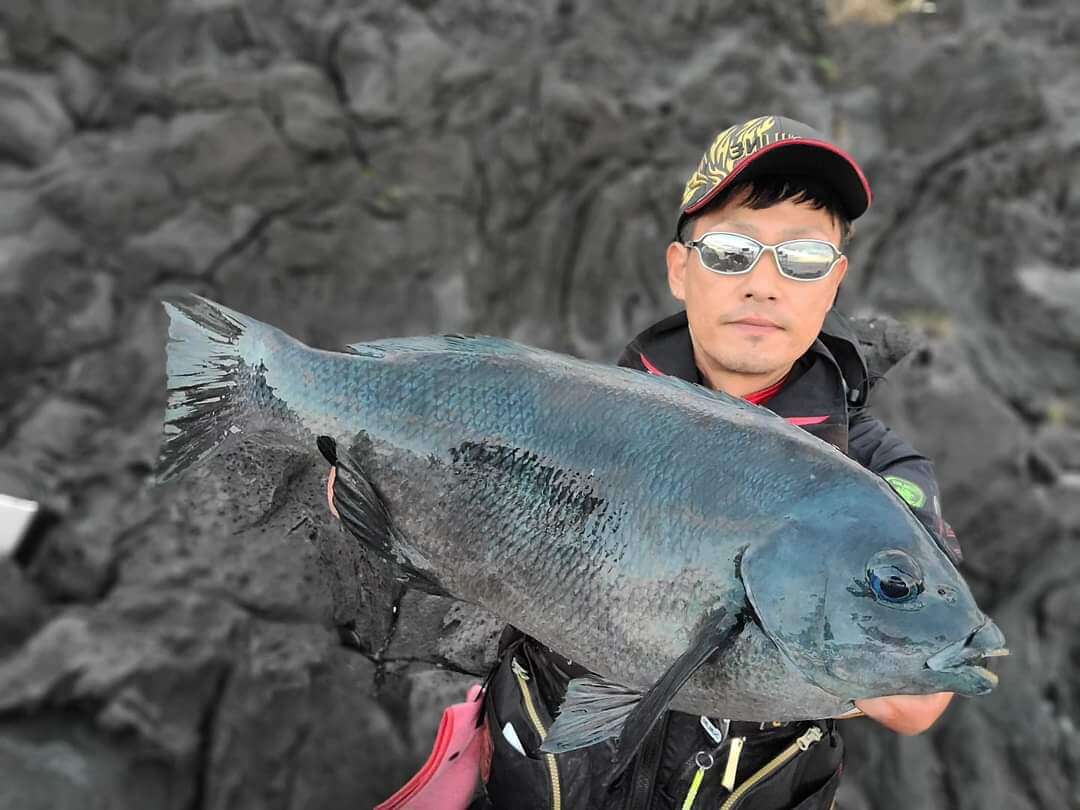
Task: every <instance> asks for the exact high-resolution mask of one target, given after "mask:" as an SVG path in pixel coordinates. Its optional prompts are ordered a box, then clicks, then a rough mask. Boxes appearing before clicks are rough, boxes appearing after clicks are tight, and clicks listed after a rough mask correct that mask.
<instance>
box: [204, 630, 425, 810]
mask: <svg viewBox="0 0 1080 810" xmlns="http://www.w3.org/2000/svg"><path fill="white" fill-rule="evenodd" d="M238 662H239V663H238V666H237V668H236V669H235V670H234V671H233V673H232V674H231V676H230V677H229V679H228V681H227V684H226V686H225V688H224V690H223V692H222V694H221V703H220V708H219V711H218V712H217V714H216V716H215V722H214V726H213V740H212V746H211V748H210V751H209V761H208V772H207V777H208V781H207V792H206V796H205V799H204V801H205V806H206V807H208V808H214V809H215V810H217V809H218V808H221V809H224V808H229V810H243V808H252V809H253V810H254V808H287V807H296V806H303V807H325V808H343V809H344V808H354V807H371V806H373V805H374V804H375V803H377V802H378V801H381V800H382V799H384V798H386V797H387V796H389V795H390V794H391V793H392V792H393V791H394V790H395V789H396V788H397V787H398V786H399V784H401V783H403V782H404V781H405V779H407V778H408V774H407V773H406V771H407V766H406V764H405V763H406V761H407V757H408V749H407V748H406V746H405V744H404V742H403V741H402V739H401V737H400V735H399V733H398V732H397V730H396V729H395V727H394V725H393V724H392V723H391V720H390V718H389V717H388V715H387V714H386V711H385V710H384V709H383V708H382V707H381V706H380V705H379V703H377V702H376V701H375V700H374V699H373V698H372V697H371V689H372V685H373V678H374V667H373V665H372V664H371V663H370V662H368V661H367V660H366V659H363V658H361V657H359V656H356V655H352V654H349V653H346V652H344V651H342V650H340V649H334V647H333V646H332V644H331V641H330V638H329V637H328V636H327V635H326V633H325V632H320V631H316V630H315V629H314V628H306V629H301V628H298V627H295V626H281V625H269V624H261V625H258V626H257V627H256V632H255V633H254V634H253V635H252V636H251V638H250V641H249V644H248V645H247V646H246V647H245V648H243V649H242V650H240V651H239V656H238ZM282 718H288V719H289V720H288V722H282Z"/></svg>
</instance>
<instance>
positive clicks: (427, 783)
mask: <svg viewBox="0 0 1080 810" xmlns="http://www.w3.org/2000/svg"><path fill="white" fill-rule="evenodd" d="M483 709H484V700H483V690H482V689H481V688H480V684H478V683H476V684H473V685H472V686H471V687H469V693H468V695H467V696H466V698H465V702H464V703H455V704H454V705H453V706H448V707H447V708H446V710H445V711H444V712H443V716H442V720H441V721H440V723H439V731H438V733H437V734H436V735H435V745H434V746H433V747H432V749H431V755H430V756H429V757H428V758H427V762H425V763H424V767H422V768H421V769H420V770H419V771H418V772H417V774H416V775H415V776H414V777H413V778H412V779H410V780H409V781H408V782H406V783H405V785H404V786H403V787H402V788H401V789H400V790H398V791H397V793H395V794H394V795H393V796H391V797H390V798H389V799H387V800H386V801H384V802H383V803H382V804H380V805H378V806H377V807H376V808H375V810H465V808H466V807H467V806H468V804H469V801H470V800H471V799H472V796H473V792H474V791H475V790H476V783H477V780H478V779H479V777H480V760H481V757H482V756H483V735H482V734H481V731H482V730H483V723H480V716H481V714H482V713H483ZM478 723H480V726H479V728H478V727H477V724H478Z"/></svg>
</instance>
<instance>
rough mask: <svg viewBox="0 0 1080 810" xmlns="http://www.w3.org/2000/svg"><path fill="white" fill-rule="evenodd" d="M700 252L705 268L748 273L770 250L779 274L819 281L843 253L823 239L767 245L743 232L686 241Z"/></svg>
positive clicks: (724, 273) (722, 272)
mask: <svg viewBox="0 0 1080 810" xmlns="http://www.w3.org/2000/svg"><path fill="white" fill-rule="evenodd" d="M685 245H686V247H688V248H692V249H694V250H696V251H697V252H698V256H700V257H701V263H702V264H703V265H704V266H705V269H706V270H711V271H712V272H714V273H719V274H720V275H722V276H737V275H741V274H742V273H749V272H750V271H751V270H753V269H754V265H755V264H757V263H758V259H760V258H761V254H762V253H764V252H765V251H766V250H771V251H772V254H773V258H774V259H775V260H776V266H777V267H779V268H780V275H782V276H784V277H785V278H790V279H792V280H793V281H818V280H819V279H823V278H825V276H827V275H829V273H831V272H832V269H833V268H834V267H836V263H837V262H838V261H840V258H841V257H842V256H843V255H844V254H843V253H841V252H840V251H839V250H837V249H836V248H835V247H834V246H833V245H832V244H830V243H829V242H825V241H822V240H821V239H792V240H791V241H789V242H781V243H780V244H778V245H766V244H764V243H762V242H759V241H758V240H756V239H751V238H750V237H749V236H743V235H742V234H741V233H727V232H725V231H711V232H709V233H706V234H702V236H701V238H700V239H693V240H691V241H689V242H686V243H685Z"/></svg>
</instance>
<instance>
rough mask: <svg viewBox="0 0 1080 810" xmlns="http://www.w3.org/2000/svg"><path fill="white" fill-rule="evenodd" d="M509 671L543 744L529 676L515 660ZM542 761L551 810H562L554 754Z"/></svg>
mask: <svg viewBox="0 0 1080 810" xmlns="http://www.w3.org/2000/svg"><path fill="white" fill-rule="evenodd" d="M510 669H512V670H513V672H514V675H515V676H516V677H517V682H518V686H519V687H521V696H522V698H523V699H524V701H525V711H526V712H527V713H528V715H529V719H530V720H532V724H533V726H534V727H535V728H536V733H537V734H538V735H539V736H540V741H541V742H543V741H544V739H545V738H546V737H547V729H546V728H544V724H543V723H542V722H540V715H539V714H538V713H537V711H536V704H535V703H533V699H532V692H530V691H529V687H528V686H527V684H528V682H529V675H528V673H526V672H525V668H524V667H522V666H521V664H519V663H518V660H517V659H516V658H514V659H512V660H511V662H510ZM544 761H545V762H546V763H547V767H548V775H549V776H550V777H551V807H552V810H562V790H561V784H560V781H559V764H558V762H556V761H555V755H554V754H544Z"/></svg>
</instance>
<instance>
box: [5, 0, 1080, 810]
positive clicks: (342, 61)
mask: <svg viewBox="0 0 1080 810" xmlns="http://www.w3.org/2000/svg"><path fill="white" fill-rule="evenodd" d="M654 5H655V8H654V7H652V6H647V4H639V6H638V7H637V8H635V9H634V10H633V13H623V12H621V11H618V12H617V11H614V10H613V6H611V4H583V3H569V2H555V3H526V2H520V1H519V2H509V3H502V4H491V3H490V2H487V1H486V0H460V1H459V2H458V3H453V4H450V3H433V2H429V0H416V2H411V3H406V4H401V3H397V4H395V3H392V2H385V1H384V0H378V2H374V3H367V4H356V3H353V4H348V3H337V4H333V3H331V4H328V3H325V2H323V0H289V2H285V1H284V0H246V1H245V2H242V3H241V2H237V1H236V0H195V1H194V2H165V1H164V0H102V2H96V3H92V2H85V1H84V2H70V0H4V1H3V2H0V65H2V67H0V102H3V103H0V326H2V328H0V492H5V493H10V494H14V495H21V496H25V497H30V498H34V499H36V500H40V501H41V502H42V503H44V504H46V505H47V506H48V507H49V508H50V509H51V510H53V511H54V512H56V513H57V514H58V515H59V516H60V519H59V521H58V522H57V523H56V524H54V525H53V526H51V527H50V528H49V529H48V531H46V532H44V533H43V536H42V542H41V543H40V545H39V546H38V547H37V552H36V554H35V555H34V556H33V558H32V559H31V560H30V561H29V562H28V564H27V566H26V567H25V568H12V567H7V568H4V567H0V773H2V774H3V779H0V807H5V808H6V807H7V806H13V807H18V808H20V810H22V808H26V807H31V808H37V807H42V808H44V807H49V808H53V807H59V808H68V807H72V808H74V807H80V808H81V807H84V806H86V805H87V804H88V803H93V802H97V803H98V804H99V805H100V806H102V807H106V806H107V807H115V808H120V809H121V810H124V809H125V808H129V807H131V808H135V807H139V808H142V807H147V806H152V807H164V808H168V809H169V810H172V808H177V810H181V808H190V807H194V806H205V807H211V806H212V807H234V806H235V807H252V808H254V807H260V808H261V807H269V808H278V807H280V808H283V810H284V808H295V807H331V808H333V807H343V808H344V807H350V808H352V807H370V806H372V805H374V804H375V803H376V802H378V801H380V800H382V799H384V798H385V797H386V796H387V795H388V794H389V793H390V792H391V791H392V790H393V789H395V788H397V787H398V786H399V785H401V784H402V783H403V782H404V781H405V779H407V778H408V777H409V776H410V775H411V774H412V773H413V772H414V770H415V768H416V767H417V766H418V765H419V764H420V761H421V760H422V759H423V758H424V757H425V756H426V755H427V752H428V750H429V748H430V745H431V736H432V734H433V728H434V724H435V723H436V722H437V721H438V717H439V715H440V713H441V711H442V709H443V708H444V707H445V706H446V705H447V704H448V703H451V702H453V701H456V700H460V699H461V697H462V696H463V694H464V689H465V687H466V686H467V685H468V683H470V682H471V681H472V680H473V679H476V678H477V677H478V676H479V674H480V673H482V672H484V671H485V670H486V668H487V665H488V664H489V662H490V661H491V659H492V657H493V655H494V644H495V640H496V638H497V634H498V632H499V631H500V629H501V622H500V621H499V620H498V619H496V618H495V617H493V616H490V615H488V614H486V613H484V612H483V611H481V610H479V609H477V608H475V607H471V606H467V605H464V604H460V603H455V602H452V601H450V600H445V599H439V598H436V597H430V596H427V595H424V594H420V593H413V592H409V593H407V594H406V595H405V597H404V599H403V600H402V601H401V604H400V609H399V614H398V618H397V620H396V621H395V618H394V614H393V613H392V610H391V607H392V604H393V602H394V600H395V598H397V597H398V596H399V595H400V593H399V589H400V586H399V583H397V582H396V581H395V579H394V572H393V570H392V569H391V568H390V567H388V566H387V565H385V564H384V563H382V562H380V561H379V560H378V559H376V558H375V557H374V555H372V554H371V552H370V550H368V549H367V548H365V547H363V546H362V545H361V544H360V543H359V542H358V541H357V540H356V539H355V538H353V537H352V536H351V535H350V534H348V533H347V532H346V531H344V530H343V529H342V527H341V525H340V524H339V523H338V522H337V521H335V520H333V519H331V518H330V517H329V516H328V513H327V510H326V507H325V500H324V493H323V484H324V481H325V474H326V468H325V465H324V464H323V463H322V462H321V461H318V460H316V459H306V457H304V456H302V455H300V456H294V455H292V454H291V453H288V452H285V453H276V452H269V453H268V452H267V451H265V450H261V449H259V448H258V447H257V446H256V445H255V444H245V443H243V442H241V443H240V444H238V445H236V446H234V447H233V448H232V449H231V450H229V451H227V452H225V453H223V454H222V455H221V456H219V457H217V458H215V459H214V460H212V461H210V462H209V463H208V464H206V465H203V466H202V467H201V468H200V469H199V470H196V471H193V472H192V474H190V475H188V476H185V477H184V478H183V479H181V480H180V481H178V482H175V483H173V484H169V485H166V486H157V485H155V484H154V483H153V480H152V477H151V473H152V469H153V466H154V463H155V460H156V457H157V452H158V446H159V443H160V439H161V416H162V413H163V409H164V406H165V392H164V377H165V370H164V352H163V346H164V343H165V341H166V325H165V316H164V314H163V311H162V309H161V305H160V303H159V299H160V298H161V297H162V296H164V295H167V294H171V293H175V292H178V291H181V290H189V289H191V290H194V291H196V292H201V293H204V294H207V295H209V296H210V297H213V298H216V299H219V300H223V301H224V302H225V303H227V304H229V305H231V306H235V307H236V308H238V309H240V310H243V311H245V312H250V313H252V314H253V315H255V316H256V317H259V318H261V319H263V320H266V321H268V322H271V323H273V324H275V325H278V326H280V327H282V328H283V329H285V330H286V331H288V332H290V333H292V334H295V335H297V336H298V337H300V338H302V339H304V340H306V341H308V342H310V343H312V344H313V345H316V346H319V347H323V348H334V349H337V348H340V347H341V346H342V345H343V344H345V343H348V342H352V341H356V340H364V339H373V338H381V337H387V336H392V335H402V334H427V333H433V332H470V333H490V334H498V335H504V336H511V337H515V338H518V339H521V340H524V341H526V342H530V343H535V344H538V345H542V346H545V347H549V348H556V349H561V350H564V351H569V352H572V353H575V354H579V355H581V356H585V357H589V358H593V359H596V360H603V361H605V362H612V361H613V360H614V359H615V358H616V357H617V356H618V354H619V352H620V351H621V349H622V347H623V345H624V344H625V342H626V340H627V339H628V338H629V337H631V336H632V335H633V334H634V333H636V332H637V331H638V330H640V329H641V328H643V327H645V326H646V325H648V324H649V323H651V322H653V321H654V320H655V319H657V318H659V317H661V316H662V315H665V314H668V313H669V312H672V311H674V310H675V309H676V308H677V307H678V303H677V302H675V301H673V300H672V299H671V298H670V294H669V291H668V289H667V282H666V278H665V273H664V251H665V249H666V246H667V244H668V240H669V239H670V237H671V228H672V226H673V225H674V220H675V212H676V210H677V202H678V199H679V194H680V192H681V190H682V186H683V183H684V181H685V179H686V176H687V174H688V172H689V171H690V169H691V168H692V166H693V165H694V164H695V163H696V161H697V160H698V158H699V156H700V153H701V150H702V149H703V148H704V147H705V146H706V145H707V144H708V143H709V142H710V141H711V140H712V138H713V137H714V136H715V134H716V131H717V130H718V129H719V128H721V127H722V126H724V125H726V124H728V123H730V122H732V121H734V120H736V119H739V118H742V117H745V116H748V115H751V114H759V113H761V112H777V113H785V114H788V115H792V116H794V117H796V118H802V119H804V120H807V121H808V122H809V123H811V124H812V125H814V126H816V127H818V128H820V129H822V130H823V131H825V132H827V133H829V134H830V135H831V136H833V137H834V138H836V140H837V142H838V143H839V144H840V145H841V146H843V147H845V148H847V149H849V150H850V151H851V152H852V154H854V155H855V156H856V157H857V158H858V159H859V161H860V163H861V165H862V166H863V168H864V169H865V170H866V172H867V175H868V177H869V179H870V181H871V183H872V185H873V188H874V193H875V200H874V205H873V207H872V208H871V209H870V211H869V212H868V214H867V215H866V216H865V217H863V218H861V219H860V220H859V222H858V228H857V232H856V235H855V238H854V240H853V241H852V243H851V245H850V246H849V248H847V253H848V255H849V258H850V260H851V266H852V272H851V273H850V274H849V276H848V277H847V279H846V280H845V283H844V290H843V294H842V297H841V301H840V308H841V309H842V310H843V311H845V312H850V313H853V314H855V315H861V316H866V318H867V320H864V321H862V322H861V323H860V322H859V321H856V328H857V330H862V331H860V332H859V339H860V340H861V342H862V344H863V347H864V348H865V349H866V350H867V353H868V356H869V361H870V365H871V368H872V370H873V371H874V372H876V373H882V372H883V371H884V370H885V369H886V368H888V367H890V366H892V365H893V364H894V363H896V364H897V365H896V367H895V368H891V369H890V370H889V372H888V377H887V381H886V382H884V383H881V384H880V385H879V386H878V388H877V389H876V391H875V395H874V398H875V405H874V407H875V408H876V409H877V410H876V412H877V413H878V414H880V415H881V416H882V417H883V418H884V419H885V421H886V423H887V424H889V425H890V426H891V427H892V428H893V429H895V430H896V431H897V432H898V433H899V434H900V435H902V436H904V437H905V438H907V439H910V440H911V441H912V442H913V443H914V444H915V446H916V447H918V448H919V449H920V450H922V451H924V452H925V453H926V454H927V455H929V456H930V457H931V458H933V459H934V461H935V462H936V465H937V470H938V474H939V475H940V478H941V482H942V487H943V493H944V503H943V506H944V512H945V516H946V518H947V519H948V520H949V521H950V522H952V523H953V524H954V525H955V526H956V528H957V530H958V533H959V536H960V541H961V543H962V544H963V546H964V549H965V552H966V554H967V559H966V561H965V563H964V565H963V566H962V569H961V570H962V572H963V574H964V576H965V577H966V578H967V579H968V581H969V582H970V584H971V586H972V588H973V589H974V590H975V592H976V593H977V595H978V597H979V599H980V604H981V605H982V606H983V607H984V608H985V609H986V610H987V611H988V613H990V614H991V615H992V616H993V617H994V618H995V620H997V621H998V622H999V623H1000V624H1001V625H1002V626H1003V627H1004V628H1005V631H1006V634H1007V635H1008V637H1009V644H1010V647H1012V648H1013V656H1012V657H1011V658H1009V659H1004V660H1000V659H999V660H998V662H997V664H996V666H998V667H999V669H998V671H999V673H1000V674H1001V678H1002V680H1001V685H1000V687H999V688H998V690H997V691H996V692H995V693H994V694H993V695H990V696H988V697H983V698H978V699H975V700H962V701H961V700H957V701H956V702H955V703H954V704H953V706H952V707H950V709H949V711H948V712H947V713H946V715H945V717H944V718H943V719H942V720H941V722H940V723H939V724H938V725H937V726H935V727H934V728H933V729H931V730H930V732H928V733H927V734H925V735H922V736H920V737H918V738H915V739H907V738H904V739H901V738H899V737H897V736H896V735H894V734H892V733H891V732H888V731H886V730H884V729H883V728H882V727H880V726H878V725H877V724H874V723H872V722H871V721H866V720H858V721H850V722H849V723H848V724H846V725H845V735H847V736H848V742H849V744H848V748H847V753H848V765H847V768H846V775H845V777H844V785H843V788H842V791H843V792H842V799H841V803H842V804H843V805H844V807H845V808H848V810H871V808H873V809H874V810H900V808H901V807H905V806H912V805H917V806H919V807H925V808H927V810H952V808H960V807H971V806H975V805H978V804H983V805H985V806H988V807H1010V808H1011V807H1018V808H1025V807H1031V808H1034V807H1037V806H1057V805H1060V804H1061V803H1062V802H1065V803H1066V804H1068V803H1069V802H1070V800H1072V799H1074V798H1076V797H1077V796H1078V795H1080V794H1078V787H1077V784H1078V782H1077V776H1076V775H1077V774H1080V738H1078V736H1077V706H1078V705H1080V693H1078V691H1077V685H1076V678H1075V677H1074V675H1075V673H1074V669H1075V662H1076V660H1078V655H1080V651H1078V650H1077V644H1076V637H1077V633H1076V627H1075V614H1076V612H1077V596H1076V593H1075V590H1076V589H1075V588H1074V587H1073V583H1074V582H1076V581H1078V578H1080V571H1077V570H1076V561H1077V559H1080V557H1078V551H1077V549H1078V546H1077V540H1078V539H1080V498H1078V497H1076V496H1077V493H1078V492H1080V450H1078V449H1077V448H1075V447H1074V444H1075V441H1074V438H1075V436H1074V435H1073V434H1074V433H1075V431H1076V430H1077V429H1078V428H1080V383H1078V381H1080V365H1078V357H1080V354H1078V352H1077V347H1078V345H1080V343H1078V335H1077V331H1076V330H1077V327H1076V318H1075V315H1076V303H1077V302H1076V301H1075V300H1073V299H1075V297H1076V296H1075V295H1074V293H1076V289H1075V286H1076V285H1075V283H1074V282H1075V279H1074V276H1075V275H1076V273H1077V266H1076V257H1077V256H1078V255H1080V227H1078V225H1080V104H1078V103H1077V101H1076V100H1077V98H1080V79H1078V78H1077V77H1078V76H1080V70H1078V67H1080V63H1078V61H1077V54H1078V49H1077V44H1078V43H1080V12H1078V11H1077V9H1076V8H1074V5H1075V4H1074V3H1071V2H1066V0H1039V2H1037V3H1035V2H1029V3H1023V4H1021V3H1018V2H1015V0H998V1H997V2H990V3H976V2H969V1H968V0H965V1H964V2H962V3H960V2H957V3H949V4H947V3H939V4H938V5H937V7H936V13H918V14H916V13H903V14H900V13H899V12H900V11H902V10H903V9H901V8H900V6H902V5H904V4H902V3H901V4H897V3H893V4H892V5H893V6H896V7H895V8H892V9H891V10H889V9H887V11H888V12H889V18H890V19H892V22H888V23H886V24H882V25H879V26H869V25H865V24H857V23H837V24H833V23H830V22H829V19H828V16H827V14H826V9H825V8H824V7H823V6H822V5H821V4H813V3H811V4H802V5H799V7H798V8H795V7H794V6H793V4H791V3H784V2H781V0H755V2H754V3H750V4H745V8H740V13H739V14H735V15H733V14H732V8H731V4H729V3H715V4H708V3H681V4H676V5H675V6H673V7H670V8H669V7H667V6H663V5H662V4H654ZM841 5H844V4H841ZM854 5H855V4H846V7H847V8H849V9H851V8H854ZM881 5H882V4H881V3H879V4H878V6H881ZM907 5H908V6H912V7H914V5H917V4H911V3H908V4H907ZM922 5H923V6H926V7H927V9H929V7H930V4H928V3H924V4H922ZM766 41H767V42H768V43H769V49H768V56H767V58H764V57H763V55H762V50H761V47H760V44H761V43H762V42H766ZM886 317H887V318H888V319H890V320H886ZM901 358H904V359H901ZM898 361H899V362H898ZM346 648H348V649H346ZM433 662H434V663H433ZM436 664H438V665H440V666H436ZM1073 803H1074V804H1075V803H1076V802H1075V801H1074V802H1073Z"/></svg>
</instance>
